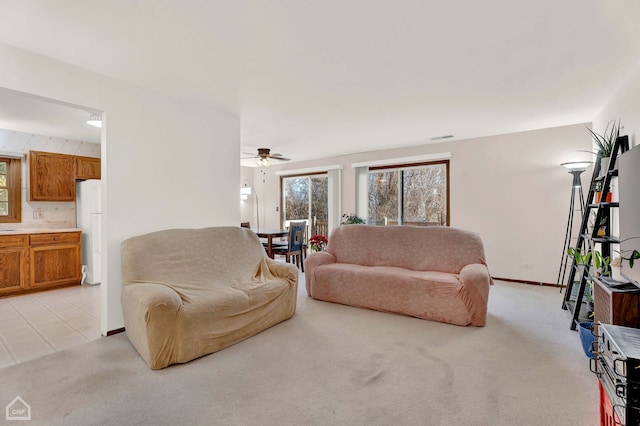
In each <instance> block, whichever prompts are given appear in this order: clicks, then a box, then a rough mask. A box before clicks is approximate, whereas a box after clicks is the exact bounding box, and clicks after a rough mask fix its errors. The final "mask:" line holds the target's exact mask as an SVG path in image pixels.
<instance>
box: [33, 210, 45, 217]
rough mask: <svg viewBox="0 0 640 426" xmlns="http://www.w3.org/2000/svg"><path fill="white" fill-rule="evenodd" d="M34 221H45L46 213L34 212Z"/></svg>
mask: <svg viewBox="0 0 640 426" xmlns="http://www.w3.org/2000/svg"><path fill="white" fill-rule="evenodd" d="M33 218H34V219H44V212H43V211H42V210H34V211H33Z"/></svg>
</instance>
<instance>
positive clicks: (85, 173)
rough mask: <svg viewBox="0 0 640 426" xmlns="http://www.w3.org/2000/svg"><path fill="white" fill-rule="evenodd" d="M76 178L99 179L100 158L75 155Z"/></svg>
mask: <svg viewBox="0 0 640 426" xmlns="http://www.w3.org/2000/svg"><path fill="white" fill-rule="evenodd" d="M75 158H76V179H100V159H99V158H93V157H79V156H76V157H75Z"/></svg>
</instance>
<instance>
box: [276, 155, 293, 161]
mask: <svg viewBox="0 0 640 426" xmlns="http://www.w3.org/2000/svg"><path fill="white" fill-rule="evenodd" d="M271 158H272V159H274V160H280V161H290V160H291V158H286V157H280V156H277V157H274V156H271Z"/></svg>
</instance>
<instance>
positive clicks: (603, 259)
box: [593, 251, 611, 276]
mask: <svg viewBox="0 0 640 426" xmlns="http://www.w3.org/2000/svg"><path fill="white" fill-rule="evenodd" d="M609 265H611V257H610V256H603V255H602V254H601V253H600V252H599V251H594V252H593V266H594V267H595V269H596V272H597V273H598V272H599V273H601V274H602V275H604V276H609V275H610V274H611V269H610V268H609Z"/></svg>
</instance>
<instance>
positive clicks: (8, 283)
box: [0, 235, 29, 296]
mask: <svg viewBox="0 0 640 426" xmlns="http://www.w3.org/2000/svg"><path fill="white" fill-rule="evenodd" d="M26 242H27V236H26V235H10V236H0V296H3V295H6V294H10V293H14V292H19V291H22V290H23V289H24V288H25V287H26V286H27V284H28V277H29V275H28V274H25V272H26V271H28V264H27V256H26V254H25V253H26V247H27V245H26Z"/></svg>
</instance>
